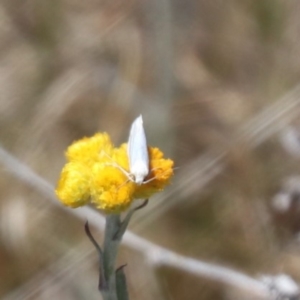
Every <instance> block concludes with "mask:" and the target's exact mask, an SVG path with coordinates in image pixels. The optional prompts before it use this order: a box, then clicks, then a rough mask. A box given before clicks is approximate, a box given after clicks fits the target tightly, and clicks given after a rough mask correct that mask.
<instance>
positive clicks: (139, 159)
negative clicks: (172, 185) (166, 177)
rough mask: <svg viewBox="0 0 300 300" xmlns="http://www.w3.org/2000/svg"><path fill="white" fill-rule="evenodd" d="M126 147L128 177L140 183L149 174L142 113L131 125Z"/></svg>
mask: <svg viewBox="0 0 300 300" xmlns="http://www.w3.org/2000/svg"><path fill="white" fill-rule="evenodd" d="M127 147H128V148H127V154H128V159H129V175H130V176H129V179H130V180H132V181H133V182H135V183H136V184H138V185H141V184H143V183H144V180H145V177H146V176H147V175H148V174H149V155H148V147H147V140H146V134H145V130H144V126H143V118H142V115H140V116H139V117H137V118H136V119H135V120H134V121H133V123H132V125H131V129H130V133H129V139H128V146H127Z"/></svg>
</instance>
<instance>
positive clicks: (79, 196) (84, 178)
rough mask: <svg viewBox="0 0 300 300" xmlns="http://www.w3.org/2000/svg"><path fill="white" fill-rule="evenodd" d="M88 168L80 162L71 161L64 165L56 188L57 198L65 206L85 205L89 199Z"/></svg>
mask: <svg viewBox="0 0 300 300" xmlns="http://www.w3.org/2000/svg"><path fill="white" fill-rule="evenodd" d="M89 182H90V173H89V169H88V168H87V167H86V166H85V165H84V164H81V163H76V162H71V163H68V164H66V165H65V167H64V168H63V170H62V172H61V176H60V179H59V182H58V186H57V189H56V191H55V192H56V195H57V197H58V199H59V200H60V201H61V202H62V203H63V204H64V205H66V206H70V207H78V206H82V205H85V204H87V203H88V202H89V199H90V187H89Z"/></svg>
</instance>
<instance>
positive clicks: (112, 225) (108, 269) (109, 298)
mask: <svg viewBox="0 0 300 300" xmlns="http://www.w3.org/2000/svg"><path fill="white" fill-rule="evenodd" d="M120 225H121V220H120V215H113V214H112V215H108V216H106V227H105V237H104V247H103V267H104V276H105V281H106V283H107V285H106V288H105V289H103V290H101V293H102V296H103V299H104V300H118V296H117V288H116V273H115V263H116V258H117V254H118V248H119V245H120V242H121V238H122V237H120V238H117V239H116V238H115V237H116V234H117V232H118V231H119V228H120Z"/></svg>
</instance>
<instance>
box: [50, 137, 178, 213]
mask: <svg viewBox="0 0 300 300" xmlns="http://www.w3.org/2000/svg"><path fill="white" fill-rule="evenodd" d="M148 153H149V170H150V172H149V174H148V176H147V177H146V178H145V182H144V183H143V184H141V185H138V184H136V183H135V182H134V181H132V180H130V178H128V176H127V175H126V172H128V173H130V172H129V160H128V155H127V144H122V145H121V146H120V147H119V148H115V147H114V146H113V144H112V142H111V139H110V137H109V135H108V134H107V133H97V134H95V135H94V136H93V137H90V138H83V139H81V140H79V141H76V142H74V143H73V144H72V145H71V146H69V148H68V149H67V151H66V157H67V160H68V162H67V164H66V165H65V166H64V168H63V170H62V172H61V177H60V179H59V182H58V186H57V189H56V195H57V197H58V198H59V200H60V201H61V202H62V203H63V204H64V205H66V206H70V207H73V208H75V207H79V206H83V205H86V204H89V203H93V204H94V205H95V206H96V207H97V208H99V209H101V210H103V211H105V212H106V213H119V212H121V211H124V210H126V209H127V208H128V207H129V206H130V204H131V203H132V201H133V200H134V199H146V198H148V197H150V196H151V195H153V194H154V193H156V192H159V191H161V190H163V189H164V187H165V186H166V185H167V184H168V183H169V181H170V178H171V177H172V176H173V161H172V160H170V159H165V158H164V157H163V153H162V152H161V151H160V150H159V149H158V148H152V147H148Z"/></svg>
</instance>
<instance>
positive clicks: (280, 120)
mask: <svg viewBox="0 0 300 300" xmlns="http://www.w3.org/2000/svg"><path fill="white" fill-rule="evenodd" d="M50 3H51V4H50ZM299 9H300V5H299V2H298V1H295V0H293V1H286V2H285V1H280V0H276V1H274V0H261V1H246V0H245V1H234V0H230V1H217V0H216V1H204V0H201V1H195V0H194V1H192V0H190V1H173V2H171V1H168V0H164V1H128V2H124V1H96V0H89V1H70V0H56V1H50V2H49V1H46V0H43V1H34V0H29V1H26V2H20V1H17V0H13V1H11V0H10V1H9V0H5V1H2V3H1V4H0V41H1V43H0V91H1V93H0V145H1V146H2V147H4V148H5V149H7V150H8V151H9V152H10V153H11V154H13V155H14V156H16V157H17V158H19V159H20V160H21V161H23V162H24V164H26V165H28V166H30V167H31V168H32V169H33V170H35V172H36V173H38V174H39V175H41V176H42V177H44V178H45V179H46V180H48V181H49V182H51V183H53V184H55V183H56V181H57V178H58V176H59V172H60V169H61V167H62V165H63V164H64V157H63V153H64V150H65V149H66V147H67V146H68V145H69V144H70V143H71V142H72V141H73V140H74V139H78V138H81V137H82V136H89V135H92V134H94V133H95V132H97V131H107V132H109V133H110V134H111V135H112V138H113V140H114V141H115V143H116V144H119V143H121V142H123V141H124V140H126V139H127V135H128V129H129V126H130V123H131V121H132V120H133V119H134V118H135V117H136V116H137V115H138V114H140V113H142V114H143V116H144V119H145V127H146V131H147V134H148V141H149V144H151V145H157V146H159V147H160V148H162V149H164V151H165V152H166V153H167V154H168V156H170V157H172V158H173V159H174V160H175V162H176V164H177V165H178V166H179V169H178V170H177V174H176V178H175V179H174V183H173V185H172V186H170V187H169V188H168V189H167V190H166V191H165V192H163V193H162V194H161V195H159V196H157V197H156V198H155V199H152V201H151V203H150V205H149V207H147V208H145V209H144V210H143V211H141V212H140V213H139V214H137V215H136V216H135V220H133V222H132V226H131V228H132V230H133V231H136V232H138V234H140V235H142V236H144V237H146V238H147V239H149V240H152V241H154V242H156V243H158V244H161V245H163V246H166V247H168V248H170V249H172V250H174V251H176V252H179V253H182V254H184V255H187V256H191V257H195V258H199V259H206V260H209V261H213V262H217V263H220V264H224V265H227V266H229V267H234V268H236V269H239V270H242V271H243V272H245V273H249V274H252V275H254V276H256V275H257V274H260V273H267V274H277V273H279V272H285V273H288V274H290V275H292V276H294V278H295V279H298V280H299V281H300V271H299V270H300V261H299V252H300V248H299V242H298V232H299V228H300V222H299V221H298V220H299V219H300V213H299V203H298V201H299V193H298V191H297V187H298V185H297V184H296V187H294V186H293V187H291V188H286V189H285V190H284V192H285V193H286V194H287V195H288V196H290V197H291V199H293V203H292V205H291V207H290V209H287V210H285V211H284V212H278V211H275V210H274V208H272V199H273V198H274V196H275V195H277V194H278V192H279V191H280V190H281V189H282V188H283V186H284V183H285V182H286V181H287V180H288V179H289V178H291V177H294V176H299V172H300V168H299V165H298V163H299V152H297V137H296V138H295V143H296V146H295V143H294V144H289V143H288V142H287V144H286V143H285V144H284V145H283V144H282V141H286V139H282V136H285V134H287V130H288V129H289V128H291V127H292V128H294V129H295V130H296V133H297V132H298V131H299V126H300V123H299V121H298V120H299V115H300V103H299V102H300V100H298V99H300V91H299V87H296V86H298V82H299V75H300V59H299V53H300V40H299V36H298V35H299V34H298V33H299V27H300V22H299ZM295 87H296V88H295ZM294 88H295V89H294ZM284 95H286V96H285V97H283V96H284ZM295 147H296V148H295ZM0 195H1V197H0V264H1V268H0V277H1V285H0V298H3V299H7V300H8V299H11V300H16V299H42V300H47V299H72V300H73V299H99V294H98V292H97V290H96V285H97V262H96V255H94V254H95V253H94V252H93V249H92V246H91V245H90V243H89V241H88V240H87V238H86V236H85V235H84V231H83V224H82V223H81V222H80V221H78V220H76V219H75V218H72V217H70V216H68V215H67V214H65V212H63V211H61V210H60V209H58V208H57V207H53V205H52V204H51V202H49V201H48V200H47V199H46V198H43V197H41V196H40V194H39V193H37V191H36V189H35V188H34V187H32V186H28V185H26V184H24V183H21V182H20V181H19V180H18V179H16V177H15V176H14V175H13V174H10V173H9V172H7V171H6V170H5V168H3V169H1V176H0ZM98 238H99V239H101V233H99V236H98ZM66 254H67V256H65V255H66ZM120 262H121V263H124V262H127V263H128V268H127V274H128V278H129V284H130V294H131V299H132V300H135V299H143V300H148V299H149V300H152V299H172V300H177V299H191V300H193V299H200V298H201V299H203V300H204V299H230V300H231V299H236V298H235V297H236V296H235V295H236V294H235V293H234V292H233V291H231V290H230V289H229V288H227V287H225V286H220V285H218V284H215V283H214V282H211V281H207V280H205V279H203V280H199V278H195V277H193V276H192V275H188V274H185V273H182V272H180V271H175V270H173V269H170V268H162V269H159V270H157V271H155V272H154V271H153V270H152V269H150V268H149V266H147V264H146V263H145V261H143V258H142V257H141V256H140V255H139V254H138V253H136V252H135V251H133V250H132V249H127V248H126V249H125V248H124V249H122V253H121V257H120ZM239 299H241V296H239ZM245 299H246V298H245Z"/></svg>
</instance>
